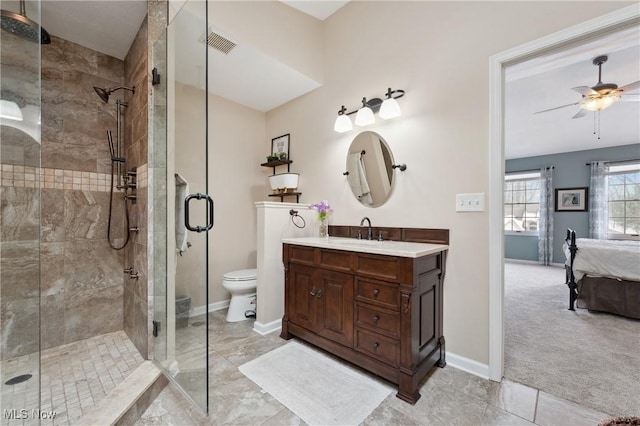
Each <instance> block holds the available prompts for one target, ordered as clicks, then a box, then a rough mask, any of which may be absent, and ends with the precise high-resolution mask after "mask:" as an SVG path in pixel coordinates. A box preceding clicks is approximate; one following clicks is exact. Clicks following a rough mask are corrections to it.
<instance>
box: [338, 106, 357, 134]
mask: <svg viewBox="0 0 640 426" xmlns="http://www.w3.org/2000/svg"><path fill="white" fill-rule="evenodd" d="M346 112H347V109H346V108H345V107H344V105H342V108H340V111H338V118H336V123H335V124H334V125H333V130H335V131H336V132H338V133H344V132H348V131H349V130H351V129H353V124H351V119H350V118H349V117H347V115H346V114H345V113H346Z"/></svg>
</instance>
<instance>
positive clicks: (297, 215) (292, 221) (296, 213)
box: [289, 209, 307, 229]
mask: <svg viewBox="0 0 640 426" xmlns="http://www.w3.org/2000/svg"><path fill="white" fill-rule="evenodd" d="M289 215H291V223H293V225H294V226H295V227H296V228H300V229H302V228H304V227H305V226H307V222H306V221H305V220H304V217H302V216H300V215H299V214H298V211H297V210H293V209H291V210H289ZM296 217H297V218H299V219H300V220H301V221H302V226H300V225H298V224H297V223H296V221H295V218H296Z"/></svg>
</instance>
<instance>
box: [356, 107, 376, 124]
mask: <svg viewBox="0 0 640 426" xmlns="http://www.w3.org/2000/svg"><path fill="white" fill-rule="evenodd" d="M375 121H376V120H375V118H374V117H373V111H372V110H371V108H369V107H368V106H363V107H362V108H360V109H359V110H358V113H357V114H356V126H361V127H362V126H368V125H369V124H373V123H375Z"/></svg>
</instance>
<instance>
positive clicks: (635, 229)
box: [607, 163, 640, 238]
mask: <svg viewBox="0 0 640 426" xmlns="http://www.w3.org/2000/svg"><path fill="white" fill-rule="evenodd" d="M607 186H608V188H607V189H608V197H609V199H608V205H609V214H608V216H609V218H608V221H609V223H608V229H609V236H610V237H613V238H620V237H624V236H629V237H631V236H636V237H637V236H638V234H640V163H635V164H624V165H614V164H612V165H611V166H609V176H608V185H607Z"/></svg>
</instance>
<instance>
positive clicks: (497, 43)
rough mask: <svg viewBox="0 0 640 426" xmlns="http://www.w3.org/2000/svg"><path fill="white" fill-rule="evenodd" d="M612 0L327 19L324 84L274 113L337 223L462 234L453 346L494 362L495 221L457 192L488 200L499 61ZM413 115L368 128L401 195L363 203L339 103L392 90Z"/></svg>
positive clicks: (309, 184)
mask: <svg viewBox="0 0 640 426" xmlns="http://www.w3.org/2000/svg"><path fill="white" fill-rule="evenodd" d="M629 4H630V3H613V2H494V3H485V2H364V1H355V2H351V3H349V4H348V5H346V6H345V7H344V8H342V9H341V10H339V11H338V12H337V13H336V14H334V15H333V16H331V17H330V18H329V19H327V20H326V21H325V23H324V35H325V40H324V44H325V57H324V61H323V62H324V69H325V72H324V83H323V87H321V88H320V89H318V90H316V91H314V92H312V93H310V94H307V95H305V96H303V97H301V98H298V99H296V100H294V101H292V102H290V103H288V104H287V105H284V106H282V107H280V108H278V109H275V110H272V111H270V112H269V113H267V134H268V135H278V134H284V133H291V144H292V146H293V148H292V149H293V150H294V152H295V153H296V158H295V160H296V171H298V172H300V173H301V174H302V176H303V177H304V200H305V201H307V202H314V201H318V200H322V199H327V200H329V201H330V203H331V205H332V206H333V208H334V213H333V215H332V218H331V223H332V224H344V225H353V224H357V223H359V221H360V219H361V218H362V217H363V216H368V217H370V218H371V220H372V222H373V225H374V226H376V225H377V226H405V227H435V228H448V229H450V230H451V248H450V255H449V258H448V262H447V276H446V280H445V294H444V297H445V310H444V317H445V319H444V334H445V336H446V338H447V350H448V351H451V352H453V353H455V354H457V355H461V356H464V357H467V358H470V359H472V360H475V361H478V362H480V363H485V364H486V363H488V351H489V319H488V316H489V302H488V293H489V281H488V280H489V278H488V255H487V250H488V246H489V235H488V213H487V212H483V213H465V214H461V213H456V212H455V205H454V202H455V194H456V193H462V192H484V193H488V190H489V188H488V163H489V160H488V155H489V141H488V123H489V115H488V110H489V75H488V71H489V61H488V58H489V56H490V55H493V54H496V53H499V52H501V51H504V50H506V49H509V48H512V47H515V46H518V45H520V44H522V43H525V42H528V41H531V40H534V39H536V38H539V37H542V36H544V35H547V34H550V33H552V32H555V31H559V30H561V29H564V28H566V27H569V26H572V25H574V24H577V23H580V22H583V21H586V20H589V19H591V18H594V17H597V16H600V15H602V14H605V13H607V12H610V11H613V10H617V9H620V8H622V7H624V6H626V5H629ZM390 86H391V87H392V88H394V89H404V90H406V92H407V93H406V95H405V97H403V98H402V99H400V100H399V103H400V107H401V108H402V110H403V115H402V117H400V118H397V119H394V120H389V121H388V122H384V121H382V120H380V119H378V118H377V117H376V118H377V123H376V124H374V125H371V126H368V127H366V128H363V129H362V130H374V131H377V132H378V133H380V134H381V135H382V137H383V138H384V139H385V140H386V141H387V142H388V144H389V146H390V148H391V150H392V151H393V155H394V158H395V161H396V163H407V166H408V170H407V171H406V172H403V173H398V172H396V173H397V174H396V182H395V188H394V190H393V192H392V195H391V198H390V200H389V201H388V202H387V203H386V204H384V205H383V206H381V207H379V208H376V209H370V208H367V207H364V206H362V205H361V204H360V203H358V202H357V201H356V200H355V199H354V197H353V195H352V194H351V190H350V189H349V187H348V184H347V182H346V179H345V178H344V176H343V175H342V172H343V168H344V162H345V156H346V153H347V150H348V147H349V144H350V142H351V139H352V138H353V137H354V136H355V135H356V134H357V133H358V131H359V130H358V129H357V128H355V129H354V130H353V131H351V132H349V133H345V134H338V133H335V132H333V130H332V128H333V122H334V120H335V117H336V113H337V111H338V109H339V108H340V105H342V104H344V105H345V106H346V107H347V108H348V109H349V110H352V109H354V108H356V107H358V106H359V103H360V100H361V99H362V97H363V96H366V97H367V98H370V97H374V96H378V97H381V96H382V95H383V94H384V92H385V91H386V89H387V88H388V87H390Z"/></svg>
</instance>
